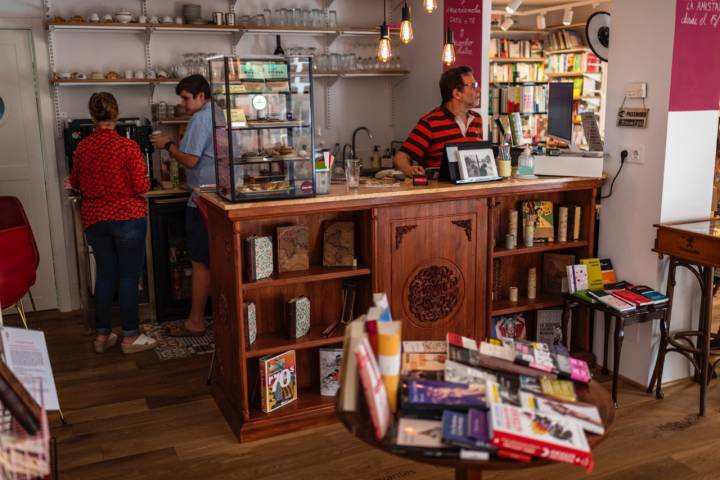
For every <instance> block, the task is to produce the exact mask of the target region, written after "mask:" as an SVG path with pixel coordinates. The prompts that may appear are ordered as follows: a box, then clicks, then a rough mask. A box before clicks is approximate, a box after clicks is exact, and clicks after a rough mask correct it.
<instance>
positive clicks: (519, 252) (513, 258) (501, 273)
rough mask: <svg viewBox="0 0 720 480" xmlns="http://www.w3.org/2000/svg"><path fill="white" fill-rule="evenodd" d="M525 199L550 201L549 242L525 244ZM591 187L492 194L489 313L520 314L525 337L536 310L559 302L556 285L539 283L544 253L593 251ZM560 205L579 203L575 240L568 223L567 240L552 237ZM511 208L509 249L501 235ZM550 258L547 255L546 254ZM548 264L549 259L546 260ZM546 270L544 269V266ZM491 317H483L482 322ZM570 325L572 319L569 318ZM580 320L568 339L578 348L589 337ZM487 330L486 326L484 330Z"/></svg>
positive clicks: (531, 334) (582, 254)
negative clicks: (532, 291)
mask: <svg viewBox="0 0 720 480" xmlns="http://www.w3.org/2000/svg"><path fill="white" fill-rule="evenodd" d="M527 201H549V202H552V204H553V218H554V223H553V228H554V241H553V242H551V243H538V242H537V241H536V242H535V243H534V245H533V246H532V247H526V246H525V245H524V242H523V232H522V229H523V227H522V226H523V212H522V208H523V202H527ZM595 202H596V193H595V192H594V191H592V190H586V191H563V192H547V193H534V194H529V195H528V194H526V195H512V196H503V197H498V198H496V199H495V203H494V206H493V208H492V210H491V213H490V234H489V238H491V239H492V240H491V242H492V243H491V245H489V247H490V250H491V253H490V260H489V262H488V264H489V268H490V274H489V276H488V283H489V290H490V293H489V295H488V298H489V304H490V305H489V308H488V310H489V314H488V315H489V317H490V318H494V317H504V316H514V315H518V314H521V315H522V316H523V318H524V319H525V322H526V329H527V332H528V335H529V336H528V338H531V339H532V338H534V335H535V332H536V323H535V322H536V318H537V313H536V312H537V311H538V310H544V309H553V308H559V307H562V305H563V295H562V292H561V291H560V290H559V288H558V289H557V290H555V289H553V288H552V287H551V286H550V285H546V284H545V281H544V280H545V274H546V272H544V271H543V269H544V268H545V267H546V258H545V255H548V254H561V255H573V256H574V257H575V260H576V261H577V260H579V259H581V258H589V257H593V256H594V249H595V245H594V239H595V222H594V214H593V213H594V211H595ZM563 205H577V206H580V209H581V215H580V230H579V238H578V239H577V240H575V239H573V238H572V233H573V232H572V228H571V227H570V228H569V231H568V234H569V235H570V237H568V241H566V242H559V241H558V210H559V207H560V206H563ZM511 210H518V212H519V218H518V232H516V235H517V238H518V240H517V246H516V248H513V249H507V248H505V235H506V234H507V233H509V223H510V220H509V213H510V211H511ZM547 260H548V261H549V260H550V259H549V258H548V259H547ZM548 265H549V263H548ZM530 268H535V269H536V272H537V276H536V295H535V298H533V299H530V298H528V270H529V269H530ZM547 274H548V275H550V271H548V272H547ZM510 287H517V288H518V299H517V301H511V300H510V298H509V288H510ZM491 325H492V321H490V322H488V328H490V326H491ZM574 325H575V323H574ZM577 325H578V326H581V327H580V328H579V329H577V331H574V332H572V333H573V334H572V337H573V338H572V344H573V345H574V346H575V347H576V349H578V347H579V348H580V349H582V347H581V345H586V344H587V343H586V342H587V341H588V340H589V335H590V332H589V328H588V327H587V325H586V324H585V322H577ZM489 333H490V332H489V331H488V334H489Z"/></svg>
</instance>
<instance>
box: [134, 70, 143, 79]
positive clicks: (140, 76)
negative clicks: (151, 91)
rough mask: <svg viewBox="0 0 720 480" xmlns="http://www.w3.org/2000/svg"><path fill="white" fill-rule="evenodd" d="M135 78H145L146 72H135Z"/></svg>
mask: <svg viewBox="0 0 720 480" xmlns="http://www.w3.org/2000/svg"><path fill="white" fill-rule="evenodd" d="M135 78H145V72H144V71H142V70H137V71H136V72H135Z"/></svg>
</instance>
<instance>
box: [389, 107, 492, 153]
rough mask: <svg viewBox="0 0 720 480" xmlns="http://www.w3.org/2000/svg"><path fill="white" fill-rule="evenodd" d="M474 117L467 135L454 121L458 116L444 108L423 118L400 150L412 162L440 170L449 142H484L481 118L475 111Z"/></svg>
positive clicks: (470, 112) (469, 112)
mask: <svg viewBox="0 0 720 480" xmlns="http://www.w3.org/2000/svg"><path fill="white" fill-rule="evenodd" d="M468 115H471V116H472V117H473V119H472V122H470V125H469V126H468V128H467V132H466V134H465V135H463V134H462V131H461V130H460V126H459V125H458V123H457V121H456V120H455V115H453V114H452V112H450V110H448V109H447V108H446V107H445V106H444V105H441V106H439V107H437V108H436V109H435V110H433V111H432V112H430V113H428V114H427V115H425V116H424V117H422V118H421V119H420V120H419V121H418V123H417V125H415V128H413V131H412V132H410V135H409V136H408V138H407V140H405V142H404V143H403V144H402V147H400V151H401V152H405V153H406V154H408V155H409V156H410V158H411V159H413V160H415V161H417V162H419V163H420V165H422V166H423V167H439V166H440V163H441V162H442V158H443V148H444V147H445V144H446V143H448V142H453V143H457V142H479V141H482V140H483V124H482V117H480V115H479V114H478V113H476V112H474V111H472V110H470V111H468Z"/></svg>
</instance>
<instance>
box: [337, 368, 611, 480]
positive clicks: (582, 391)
mask: <svg viewBox="0 0 720 480" xmlns="http://www.w3.org/2000/svg"><path fill="white" fill-rule="evenodd" d="M577 394H578V400H579V401H581V402H585V403H591V404H593V405H596V406H597V407H598V410H599V411H600V417H601V418H602V422H603V426H604V427H605V435H602V436H600V435H592V434H587V439H588V443H589V444H590V447H591V448H594V447H596V446H597V445H598V444H599V443H600V442H602V441H603V440H604V439H605V437H607V434H608V430H609V429H610V426H611V425H612V423H613V421H614V420H615V409H614V408H613V407H612V404H611V401H610V395H608V392H607V390H605V388H604V387H603V386H602V385H600V384H599V383H597V382H591V383H590V384H589V385H588V386H587V387H585V388H578V389H577ZM338 396H339V395H338ZM363 400H364V399H363ZM358 406H359V408H358V412H353V413H346V412H337V416H338V418H339V419H340V421H341V422H342V423H343V425H345V428H347V429H348V430H349V431H350V433H352V434H353V435H355V436H356V437H358V438H359V439H360V440H362V441H364V442H365V443H367V444H368V445H370V446H372V447H375V448H378V449H380V450H384V451H386V452H388V453H391V454H393V455H397V456H400V457H405V458H407V459H409V460H413V461H416V462H421V463H427V464H430V465H434V466H436V467H447V468H453V469H455V479H456V480H481V479H482V472H483V471H484V470H515V469H520V468H532V467H542V466H544V465H549V464H550V463H551V462H550V461H548V460H539V459H536V460H533V461H532V462H530V463H523V462H515V461H512V460H506V459H502V458H496V457H493V458H491V459H490V460H488V461H480V460H460V459H455V458H438V457H426V456H423V455H411V454H398V453H395V452H393V448H392V447H393V440H392V438H389V437H391V435H392V431H391V432H390V433H388V435H387V436H386V437H385V439H384V440H377V439H376V438H375V432H374V430H373V427H372V421H371V420H370V413H369V412H368V410H367V406H366V405H365V402H364V401H361V402H358Z"/></svg>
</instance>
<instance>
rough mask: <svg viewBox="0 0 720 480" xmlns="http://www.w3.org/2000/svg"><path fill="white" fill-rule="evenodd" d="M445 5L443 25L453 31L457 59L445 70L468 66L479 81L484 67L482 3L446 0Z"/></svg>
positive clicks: (465, 0)
mask: <svg viewBox="0 0 720 480" xmlns="http://www.w3.org/2000/svg"><path fill="white" fill-rule="evenodd" d="M444 4H445V6H444V23H443V25H445V26H446V27H450V28H451V29H452V31H453V37H454V40H455V58H456V60H455V63H454V64H453V65H449V66H448V65H446V66H445V70H447V69H448V68H452V67H458V66H460V65H468V66H469V67H471V68H472V69H473V73H474V75H475V78H476V79H478V81H479V79H480V78H481V77H480V72H481V67H482V25H483V23H482V2H481V1H468V0H445V2H444ZM438 60H439V59H438Z"/></svg>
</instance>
